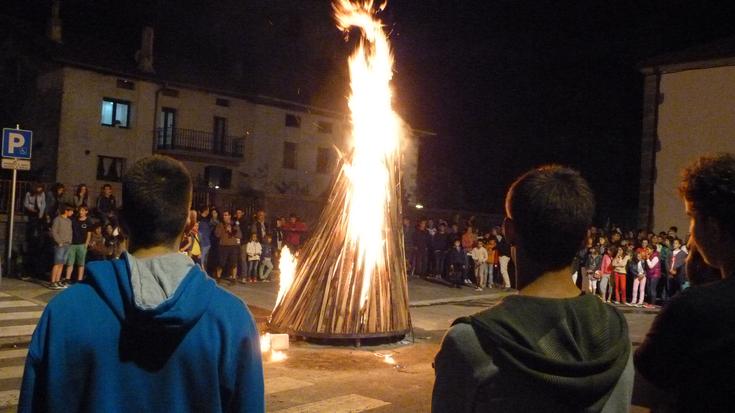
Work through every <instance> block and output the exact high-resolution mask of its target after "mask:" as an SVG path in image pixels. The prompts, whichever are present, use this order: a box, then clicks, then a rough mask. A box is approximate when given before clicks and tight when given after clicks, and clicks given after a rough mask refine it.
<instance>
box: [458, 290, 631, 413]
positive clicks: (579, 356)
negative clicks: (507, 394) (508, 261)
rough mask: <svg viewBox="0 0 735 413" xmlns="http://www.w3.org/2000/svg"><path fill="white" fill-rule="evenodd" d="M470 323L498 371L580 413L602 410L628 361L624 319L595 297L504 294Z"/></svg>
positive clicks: (628, 348) (627, 340)
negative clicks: (540, 296) (580, 410)
mask: <svg viewBox="0 0 735 413" xmlns="http://www.w3.org/2000/svg"><path fill="white" fill-rule="evenodd" d="M470 322H471V324H472V326H473V327H474V330H475V332H476V334H477V335H478V337H479V338H480V341H481V342H482V343H484V344H488V345H489V346H486V349H489V350H488V351H490V352H492V356H493V361H494V362H495V363H496V364H497V366H498V367H499V368H500V369H501V371H506V372H511V373H510V374H512V375H515V377H517V378H519V379H520V380H521V382H524V383H529V382H530V383H531V384H532V387H531V388H533V389H534V390H533V391H534V393H536V392H538V394H542V392H543V394H545V395H550V396H551V397H556V398H558V399H559V400H562V401H564V402H565V403H572V404H577V407H579V408H580V409H587V408H592V410H596V409H599V408H602V406H603V405H604V404H605V403H606V401H607V400H608V398H609V396H610V393H611V392H612V390H613V388H614V387H615V386H616V384H617V383H618V380H619V379H620V377H621V374H622V373H623V370H624V369H625V367H626V365H627V363H628V360H629V357H630V340H629V338H628V325H627V323H626V321H625V318H624V317H623V315H622V314H621V313H620V312H618V311H617V310H615V309H613V308H612V307H610V306H608V305H605V304H604V303H602V302H601V301H600V300H599V299H598V298H597V297H596V296H594V295H582V296H579V297H575V298H571V299H549V298H537V297H528V296H508V297H506V298H505V299H504V300H503V302H502V303H501V304H499V305H497V306H495V307H494V308H493V309H492V310H490V311H484V312H481V313H478V314H476V315H474V316H472V317H470Z"/></svg>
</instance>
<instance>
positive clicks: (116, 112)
mask: <svg viewBox="0 0 735 413" xmlns="http://www.w3.org/2000/svg"><path fill="white" fill-rule="evenodd" d="M100 123H102V124H103V125H105V126H117V127H120V128H127V127H129V126H130V102H128V101H125V100H119V99H112V98H104V99H102V120H101V121H100Z"/></svg>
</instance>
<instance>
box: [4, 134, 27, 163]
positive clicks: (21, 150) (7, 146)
mask: <svg viewBox="0 0 735 413" xmlns="http://www.w3.org/2000/svg"><path fill="white" fill-rule="evenodd" d="M32 139H33V132H31V131H29V130H23V129H10V128H4V129H3V151H2V156H3V158H17V159H31V141H32Z"/></svg>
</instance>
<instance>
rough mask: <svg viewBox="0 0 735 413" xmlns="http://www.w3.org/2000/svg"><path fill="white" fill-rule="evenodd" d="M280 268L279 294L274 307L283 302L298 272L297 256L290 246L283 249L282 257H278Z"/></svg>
mask: <svg viewBox="0 0 735 413" xmlns="http://www.w3.org/2000/svg"><path fill="white" fill-rule="evenodd" d="M278 269H279V271H280V275H279V276H278V295H277V296H276V305H275V306H273V308H276V307H278V304H280V303H281V300H283V296H284V295H286V293H287V292H288V290H289V289H290V288H291V284H293V279H294V275H295V274H296V257H294V256H293V255H292V254H291V251H290V250H289V249H288V247H283V249H281V258H279V259H278Z"/></svg>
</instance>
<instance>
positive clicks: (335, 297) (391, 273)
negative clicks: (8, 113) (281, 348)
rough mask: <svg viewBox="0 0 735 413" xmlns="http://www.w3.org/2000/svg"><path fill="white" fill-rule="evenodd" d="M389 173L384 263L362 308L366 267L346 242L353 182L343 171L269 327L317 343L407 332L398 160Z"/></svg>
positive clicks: (389, 161) (377, 269)
mask: <svg viewBox="0 0 735 413" xmlns="http://www.w3.org/2000/svg"><path fill="white" fill-rule="evenodd" d="M385 161H386V164H387V165H396V166H394V167H392V168H390V171H391V173H390V182H391V183H392V186H391V188H390V189H387V190H390V191H391V192H392V196H391V197H390V202H389V204H388V205H386V206H385V211H384V213H385V216H386V220H385V222H386V224H385V228H383V230H382V232H383V235H384V244H383V257H382V259H381V260H380V262H378V263H376V265H375V270H374V271H373V273H372V277H371V280H370V284H369V286H370V287H369V291H368V295H367V299H366V301H365V304H364V305H361V286H362V285H363V277H368V276H371V274H370V273H368V272H367V271H366V268H365V266H366V265H367V263H362V264H360V263H359V260H358V259H357V246H356V245H351V242H350V240H349V237H348V236H347V224H348V223H347V219H348V217H349V214H347V213H345V209H344V205H345V204H346V203H349V202H350V201H349V193H348V190H349V182H348V177H347V176H346V175H345V169H344V167H341V168H340V172H339V174H338V176H337V179H336V181H335V183H334V185H333V189H332V193H331V196H330V198H329V200H328V202H327V206H326V207H325V209H324V211H322V214H321V217H320V218H319V223H318V224H317V227H316V228H315V231H314V233H313V235H312V237H311V238H310V239H309V240H308V241H307V243H306V245H305V246H304V248H303V249H302V250H301V251H300V253H299V257H298V263H297V266H296V272H295V274H294V279H293V283H292V284H291V287H290V289H289V290H288V291H287V292H286V293H285V295H284V296H283V299H282V300H281V301H280V303H278V304H277V305H276V307H275V308H274V310H273V313H272V315H271V319H270V323H269V324H270V327H271V328H273V329H274V330H280V331H285V332H288V333H289V334H294V335H299V336H304V337H318V338H361V337H365V338H367V337H392V336H401V335H403V334H405V333H407V332H408V330H409V329H410V326H411V316H410V313H409V311H408V288H407V283H406V262H405V259H404V256H405V255H404V245H403V229H402V225H401V217H400V199H401V197H400V186H399V184H398V182H399V176H398V167H397V162H396V161H397V160H396V159H386V160H385Z"/></svg>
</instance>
